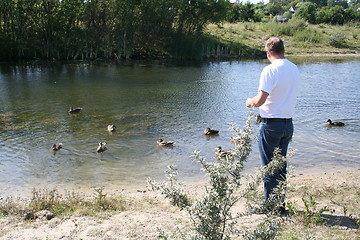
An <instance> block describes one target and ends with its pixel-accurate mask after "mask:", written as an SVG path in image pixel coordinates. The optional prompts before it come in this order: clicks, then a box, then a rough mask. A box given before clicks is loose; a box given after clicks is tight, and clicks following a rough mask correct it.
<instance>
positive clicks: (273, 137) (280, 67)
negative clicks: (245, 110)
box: [246, 37, 300, 211]
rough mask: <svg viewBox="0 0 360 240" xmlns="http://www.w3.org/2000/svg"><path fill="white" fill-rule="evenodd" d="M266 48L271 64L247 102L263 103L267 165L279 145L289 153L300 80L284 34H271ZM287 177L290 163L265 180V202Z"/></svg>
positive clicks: (262, 154)
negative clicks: (288, 57) (255, 93)
mask: <svg viewBox="0 0 360 240" xmlns="http://www.w3.org/2000/svg"><path fill="white" fill-rule="evenodd" d="M265 49H266V54H267V58H268V60H269V61H270V62H271V64H270V65H268V66H266V67H264V69H263V71H262V73H261V76H260V83H259V89H258V94H257V95H256V96H255V97H253V98H248V99H247V100H246V106H248V107H251V106H253V107H259V112H260V116H261V125H260V133H259V143H258V144H259V151H260V160H261V166H263V167H265V166H266V165H267V164H268V163H269V162H270V161H271V160H272V158H273V154H274V150H275V149H276V148H279V149H280V150H281V155H282V156H286V153H287V149H288V145H289V142H290V140H291V138H292V135H293V131H294V128H293V123H292V117H293V115H294V112H295V102H296V95H297V92H298V85H299V82H300V73H299V70H298V68H297V66H296V65H295V64H293V63H292V62H290V61H289V60H287V59H285V48H284V43H283V41H282V40H281V39H280V38H278V37H271V38H269V39H268V40H267V41H266V44H265ZM285 177H286V165H285V166H284V167H283V168H282V169H280V170H279V171H277V172H275V173H274V175H273V176H270V177H267V178H266V179H265V180H264V200H265V204H266V202H267V201H268V200H269V195H270V194H271V193H272V191H273V189H274V188H275V187H277V186H278V183H279V181H281V180H284V178H285ZM280 210H281V211H283V210H285V208H281V209H280Z"/></svg>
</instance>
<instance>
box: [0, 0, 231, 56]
mask: <svg viewBox="0 0 360 240" xmlns="http://www.w3.org/2000/svg"><path fill="white" fill-rule="evenodd" d="M229 7H230V4H229V2H228V1H226V0H219V1H218V0H192V1H172V0H160V1H155V0H143V1H132V0H110V1H108V0H97V1H81V0H50V1H40V0H3V1H0V58H3V59H4V58H14V59H23V58H33V57H36V58H42V59H53V58H55V59H67V60H69V59H108V58H128V57H129V56H131V55H132V51H133V49H139V48H140V49H144V50H143V52H145V53H146V52H147V51H150V50H152V49H156V50H155V51H154V52H163V51H164V50H157V49H167V50H169V49H168V48H169V44H168V43H169V42H170V40H171V39H174V38H175V37H176V34H175V33H177V34H190V35H191V34H195V33H202V31H203V29H204V27H205V26H206V24H208V23H220V22H221V21H223V20H224V19H225V18H226V17H227V12H228V9H229ZM165 52H167V51H165ZM133 57H134V56H133Z"/></svg>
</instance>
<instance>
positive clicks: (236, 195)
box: [148, 111, 285, 240]
mask: <svg viewBox="0 0 360 240" xmlns="http://www.w3.org/2000/svg"><path fill="white" fill-rule="evenodd" d="M252 118H253V113H252V111H250V113H249V116H248V118H247V120H246V126H245V128H244V129H243V130H239V129H237V128H235V126H234V125H232V128H233V130H234V131H235V132H236V133H237V135H238V139H239V140H238V143H237V144H235V146H234V148H233V150H232V151H231V153H230V154H228V155H227V156H226V157H224V158H218V159H217V160H216V161H213V162H209V161H206V160H205V159H204V158H203V157H201V156H200V153H199V152H198V151H195V152H194V157H195V160H196V161H198V162H199V163H200V164H201V166H202V170H203V171H204V172H205V174H206V176H207V177H208V184H207V185H206V187H205V189H204V193H203V195H202V196H200V197H199V198H197V199H192V198H191V197H190V195H189V194H187V193H185V191H184V188H183V187H184V186H183V184H182V183H179V182H178V181H177V178H176V176H177V171H176V168H175V167H174V166H170V167H169V169H168V171H167V174H168V177H167V178H168V181H167V182H162V183H157V182H156V181H154V180H151V179H149V180H148V183H149V185H150V187H151V188H152V189H153V190H156V191H159V192H161V193H162V194H163V195H164V196H165V198H168V199H169V200H170V202H171V203H172V204H173V205H174V206H177V207H179V208H180V209H185V210H186V211H187V212H188V213H189V215H190V219H191V222H192V227H193V233H192V235H191V238H192V239H209V240H223V239H230V237H231V236H233V235H240V234H241V231H239V230H237V229H236V228H235V224H236V222H237V219H238V218H239V217H240V216H233V211H232V208H233V207H234V205H235V204H236V203H237V202H238V201H239V200H240V199H241V198H243V197H245V196H248V195H251V192H253V191H257V189H258V186H259V184H260V183H262V179H263V177H264V176H266V175H268V174H271V173H273V171H276V170H277V169H279V168H280V167H281V166H282V164H284V158H283V157H278V159H281V160H282V161H280V160H279V161H274V163H273V164H271V165H269V167H267V168H266V169H263V170H261V171H260V173H259V174H257V175H256V176H255V177H253V181H251V182H249V184H248V186H247V187H246V189H245V190H242V191H240V187H241V186H242V179H243V174H241V173H242V171H243V168H244V164H245V162H246V160H247V158H248V156H249V154H250V152H251V142H252V128H251V120H252ZM284 189H285V187H284V184H280V187H279V190H278V191H283V190H284ZM276 201H278V202H279V199H278V198H274V202H276ZM275 205H276V204H275ZM248 214H250V212H249V213H248ZM267 216H269V217H267V218H266V219H265V223H266V224H265V225H266V226H269V225H270V226H272V229H274V231H273V232H272V234H271V236H272V237H273V236H275V232H276V231H277V230H278V227H273V226H275V225H276V226H278V225H279V224H280V223H279V222H278V221H273V219H274V217H271V218H270V216H275V215H274V214H269V215H267ZM267 222H270V223H267ZM255 231H258V232H260V230H258V229H257V230H255ZM243 234H246V235H247V236H250V235H249V234H247V233H244V232H243ZM254 237H256V235H254ZM249 239H252V238H251V237H249ZM268 239H270V238H268Z"/></svg>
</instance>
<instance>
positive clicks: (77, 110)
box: [69, 107, 82, 113]
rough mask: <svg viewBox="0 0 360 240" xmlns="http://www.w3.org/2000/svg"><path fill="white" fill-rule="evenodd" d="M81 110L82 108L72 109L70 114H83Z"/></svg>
mask: <svg viewBox="0 0 360 240" xmlns="http://www.w3.org/2000/svg"><path fill="white" fill-rule="evenodd" d="M81 110H82V108H80V107H77V108H73V107H70V109H69V113H79V112H81Z"/></svg>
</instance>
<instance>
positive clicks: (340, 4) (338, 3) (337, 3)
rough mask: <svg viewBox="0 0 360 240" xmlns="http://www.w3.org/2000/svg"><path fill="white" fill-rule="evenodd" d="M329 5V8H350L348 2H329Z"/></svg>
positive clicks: (329, 0)
mask: <svg viewBox="0 0 360 240" xmlns="http://www.w3.org/2000/svg"><path fill="white" fill-rule="evenodd" d="M327 5H328V6H329V7H334V6H342V7H343V8H348V7H349V5H348V2H347V0H328V1H327Z"/></svg>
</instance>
